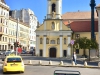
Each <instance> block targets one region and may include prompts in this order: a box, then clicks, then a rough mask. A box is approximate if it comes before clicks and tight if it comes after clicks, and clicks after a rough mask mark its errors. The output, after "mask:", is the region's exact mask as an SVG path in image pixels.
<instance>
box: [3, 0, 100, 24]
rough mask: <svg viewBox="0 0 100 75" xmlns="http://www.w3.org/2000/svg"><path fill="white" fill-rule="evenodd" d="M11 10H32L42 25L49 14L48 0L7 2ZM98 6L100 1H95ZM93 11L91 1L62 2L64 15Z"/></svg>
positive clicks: (65, 0) (63, 0) (14, 0)
mask: <svg viewBox="0 0 100 75" xmlns="http://www.w3.org/2000/svg"><path fill="white" fill-rule="evenodd" d="M5 2H6V4H7V5H8V6H9V7H10V10H20V9H23V8H24V9H28V8H29V9H31V10H32V11H34V14H35V16H37V19H38V21H39V22H40V23H43V19H44V18H45V17H44V16H46V14H47V0H5ZM95 3H96V5H98V4H100V0H95ZM78 10H79V11H91V7H90V0H62V14H64V13H66V12H77V11H78Z"/></svg>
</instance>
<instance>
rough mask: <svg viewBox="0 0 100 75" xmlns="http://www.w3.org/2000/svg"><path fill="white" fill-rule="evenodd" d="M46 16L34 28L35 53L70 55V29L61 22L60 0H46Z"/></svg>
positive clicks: (40, 54) (57, 55)
mask: <svg viewBox="0 0 100 75" xmlns="http://www.w3.org/2000/svg"><path fill="white" fill-rule="evenodd" d="M47 3H48V6H47V16H46V18H45V19H44V22H43V24H42V25H40V26H39V27H38V28H37V29H36V55H39V56H43V57H63V56H65V57H66V56H70V55H71V52H70V51H71V49H70V47H68V44H69V43H70V41H71V34H72V31H71V29H70V28H69V27H67V26H65V25H64V24H63V20H62V18H61V15H62V0H47Z"/></svg>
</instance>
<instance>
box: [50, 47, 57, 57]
mask: <svg viewBox="0 0 100 75" xmlns="http://www.w3.org/2000/svg"><path fill="white" fill-rule="evenodd" d="M56 53H57V50H56V48H54V47H52V48H50V49H49V57H56Z"/></svg>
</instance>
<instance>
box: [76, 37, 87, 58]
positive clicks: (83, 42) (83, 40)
mask: <svg viewBox="0 0 100 75" xmlns="http://www.w3.org/2000/svg"><path fill="white" fill-rule="evenodd" d="M77 44H79V49H83V56H85V57H86V49H88V39H87V37H82V38H78V39H76V40H75V43H74V48H75V46H76V45H77Z"/></svg>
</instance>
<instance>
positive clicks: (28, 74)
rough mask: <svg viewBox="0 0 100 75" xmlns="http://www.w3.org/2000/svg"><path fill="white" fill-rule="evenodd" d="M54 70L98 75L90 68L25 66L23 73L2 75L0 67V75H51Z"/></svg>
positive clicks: (97, 72)
mask: <svg viewBox="0 0 100 75" xmlns="http://www.w3.org/2000/svg"><path fill="white" fill-rule="evenodd" d="M55 70H75V71H80V73H81V75H100V69H92V68H75V67H74V68H73V67H71V68H70V67H54V66H26V69H25V73H24V74H19V73H13V74H11V73H9V74H2V69H1V66H0V75H53V72H54V71H55Z"/></svg>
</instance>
